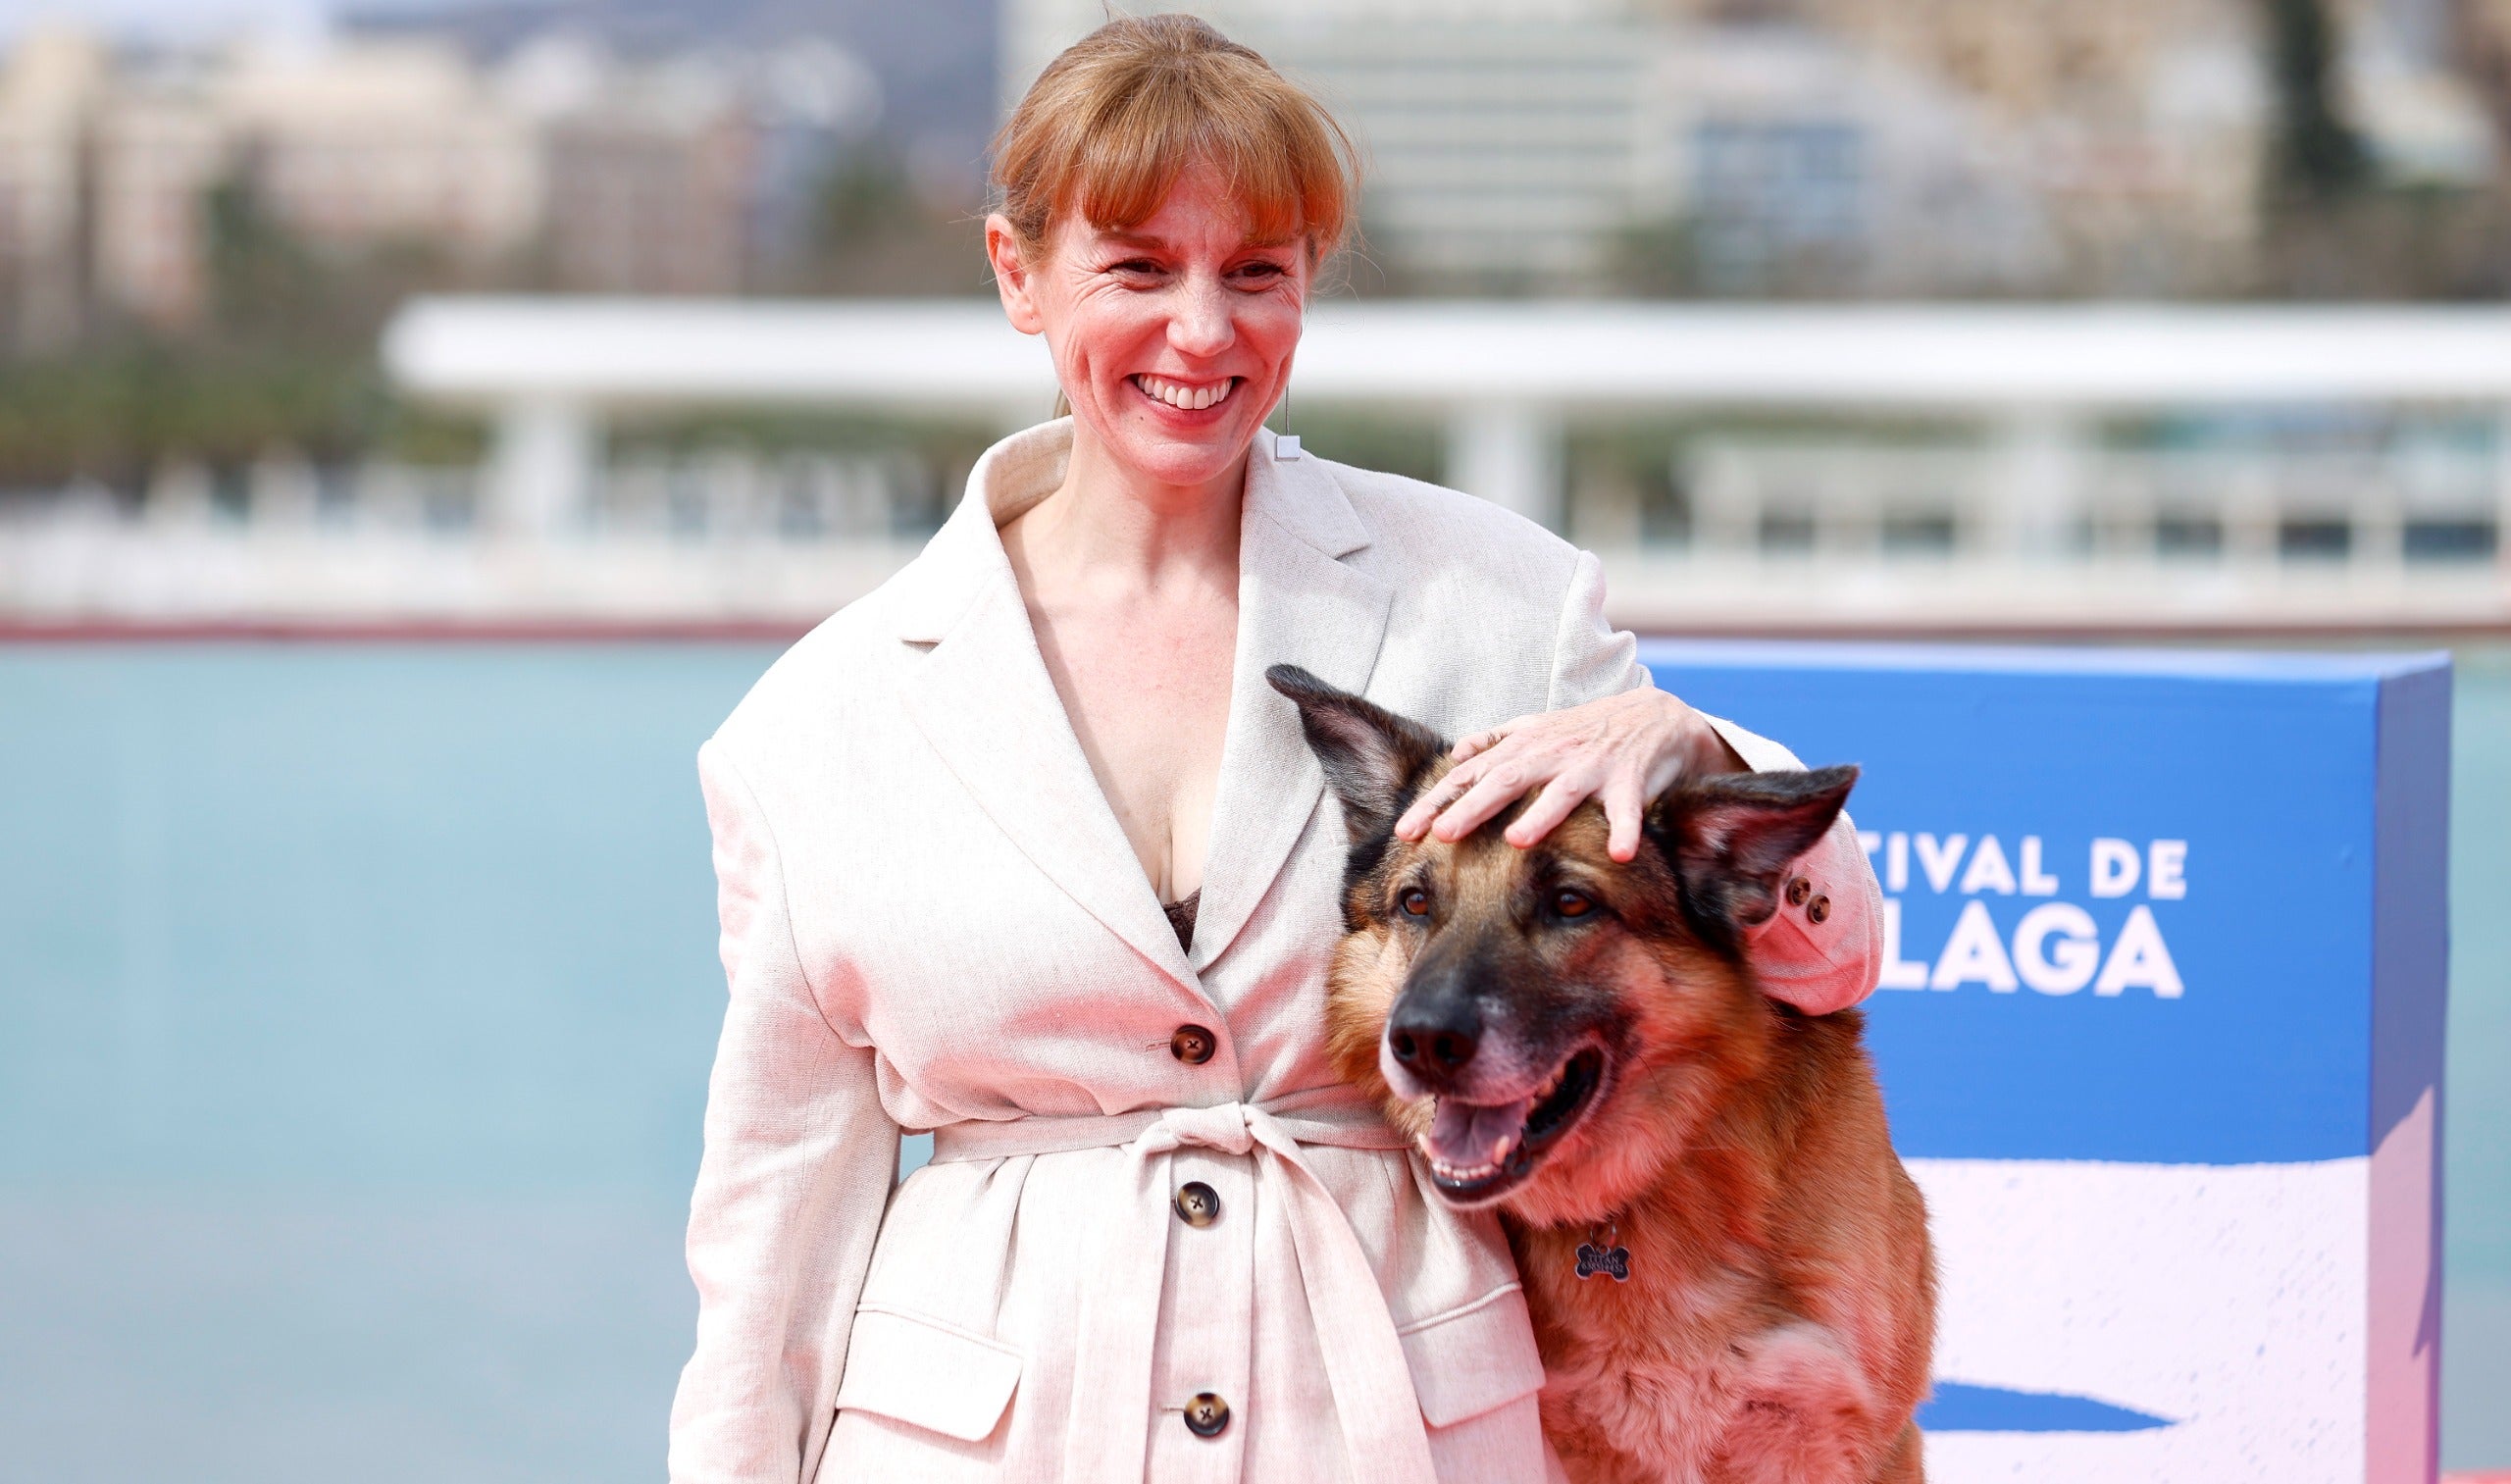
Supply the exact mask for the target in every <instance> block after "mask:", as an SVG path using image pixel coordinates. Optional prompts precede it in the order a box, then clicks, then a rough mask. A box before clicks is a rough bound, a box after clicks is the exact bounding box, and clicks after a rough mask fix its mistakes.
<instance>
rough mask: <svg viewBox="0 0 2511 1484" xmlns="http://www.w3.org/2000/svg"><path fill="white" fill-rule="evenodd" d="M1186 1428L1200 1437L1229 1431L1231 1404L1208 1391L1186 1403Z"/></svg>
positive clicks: (1214, 1436) (1208, 1436)
mask: <svg viewBox="0 0 2511 1484" xmlns="http://www.w3.org/2000/svg"><path fill="white" fill-rule="evenodd" d="M1186 1430H1187V1431H1188V1432H1191V1433H1193V1434H1194V1435H1195V1436H1196V1437H1199V1438H1217V1437H1219V1436H1220V1435H1221V1434H1222V1433H1225V1432H1227V1431H1229V1404H1228V1403H1226V1402H1224V1401H1222V1400H1221V1399H1220V1398H1218V1397H1216V1396H1213V1395H1212V1394H1211V1393H1210V1392H1207V1391H1199V1392H1197V1393H1195V1395H1194V1396H1193V1397H1192V1398H1190V1399H1189V1400H1188V1401H1187V1403H1186Z"/></svg>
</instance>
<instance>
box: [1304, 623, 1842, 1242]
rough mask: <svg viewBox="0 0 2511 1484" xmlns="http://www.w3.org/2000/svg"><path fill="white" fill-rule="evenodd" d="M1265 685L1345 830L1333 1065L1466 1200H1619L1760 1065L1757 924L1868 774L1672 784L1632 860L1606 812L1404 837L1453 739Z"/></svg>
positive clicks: (1310, 688)
mask: <svg viewBox="0 0 2511 1484" xmlns="http://www.w3.org/2000/svg"><path fill="white" fill-rule="evenodd" d="M1266 678H1267V679H1268V680H1270V681H1271V682H1272V684H1273V687H1274V689H1276V690H1278V691H1281V692H1282V693H1283V694H1285V695H1287V696H1289V697H1290V698H1291V699H1292V700H1294V701H1296V702H1298V704H1299V708H1300V720H1301V724H1302V726H1303V727H1304V729H1305V730H1306V732H1307V742H1308V745H1309V747H1310V748H1311V749H1313V750H1314V752H1315V753H1316V756H1317V759H1318V760H1319V761H1320V762H1321V763H1323V765H1324V768H1325V777H1326V780H1327V782H1328V783H1329V785H1330V786H1331V787H1332V788H1333V790H1334V792H1335V793H1336V794H1337V795H1338V796H1339V797H1340V798H1341V800H1342V803H1343V817H1344V820H1345V822H1346V824H1347V825H1348V826H1349V828H1350V831H1351V842H1352V847H1351V856H1350V861H1349V865H1348V868H1347V871H1346V874H1345V878H1344V890H1343V921H1344V929H1345V936H1344V940H1343V942H1342V944H1341V946H1340V947H1338V948H1337V950H1336V953H1335V958H1334V964H1333V970H1332V975H1331V980H1330V984H1329V1003H1328V1012H1327V1013H1328V1020H1329V1027H1328V1030H1329V1038H1330V1041H1331V1044H1332V1048H1333V1052H1334V1055H1335V1059H1336V1062H1337V1066H1338V1069H1339V1070H1340V1071H1341V1072H1342V1073H1343V1075H1345V1076H1346V1077H1348V1078H1350V1079H1351V1080H1352V1081H1354V1082H1356V1083H1358V1084H1359V1085H1361V1086H1363V1087H1365V1088H1367V1089H1368V1090H1369V1091H1371V1092H1372V1093H1374V1094H1376V1095H1377V1096H1379V1097H1381V1098H1384V1099H1385V1100H1387V1101H1388V1103H1389V1104H1390V1106H1392V1107H1393V1108H1395V1109H1396V1111H1397V1115H1398V1117H1399V1118H1400V1119H1401V1120H1402V1121H1403V1122H1404V1123H1405V1125H1406V1126H1407V1127H1408V1129H1409V1131H1410V1132H1411V1133H1413V1134H1414V1136H1415V1138H1416V1140H1417V1142H1418V1144H1419V1147H1420V1150H1421V1152H1422V1154H1423V1155H1424V1156H1425V1157H1426V1158H1427V1159H1428V1161H1429V1165H1430V1170H1431V1174H1432V1176H1433V1178H1434V1180H1435V1182H1436V1184H1437V1186H1438V1189H1439V1191H1440V1193H1441V1194H1442V1195H1443V1196H1444V1197H1445V1198H1446V1199H1448V1200H1449V1201H1451V1202H1453V1203H1456V1204H1459V1205H1467V1206H1479V1205H1487V1204H1491V1203H1496V1202H1500V1201H1504V1200H1505V1201H1506V1202H1508V1203H1509V1205H1510V1207H1511V1209H1512V1211H1514V1212H1515V1213H1516V1214H1517V1215H1519V1216H1520V1217H1522V1218H1524V1219H1526V1220H1529V1221H1532V1222H1534V1223H1536V1224H1539V1225H1557V1224H1562V1223H1565V1222H1572V1221H1592V1220H1596V1219H1600V1218H1601V1217H1603V1216H1605V1215H1606V1214H1608V1213H1610V1212H1612V1211H1614V1210H1616V1209H1618V1208H1619V1207H1620V1206H1621V1205H1622V1204H1623V1203H1626V1201H1627V1200H1628V1199H1629V1197H1630V1196H1632V1195H1633V1194H1635V1193H1636V1192H1637V1191H1638V1190H1640V1189H1641V1188H1643V1187H1645V1186H1646V1185H1647V1184H1649V1183H1650V1182H1651V1181H1652V1179H1653V1178H1654V1176H1655V1174H1656V1172H1657V1171H1658V1170H1659V1169H1660V1168H1661V1167H1662V1166H1663V1165H1664V1164H1665V1161H1666V1160H1668V1159H1670V1158H1672V1157H1673V1156H1675V1155H1676V1154H1678V1153H1680V1152H1681V1151H1682V1150H1683V1148H1684V1145H1685V1143H1686V1141H1687V1139H1688V1138H1689V1136H1690V1134H1691V1133H1692V1132H1693V1131H1694V1130H1696V1129H1697V1128H1698V1126H1699V1124H1700V1122H1701V1121H1702V1119H1703V1118H1704V1117H1705V1116H1706V1115H1707V1114H1708V1113H1709V1112H1710V1111H1711V1110H1713V1109H1714V1108H1715V1107H1716V1105H1717V1103H1718V1101H1719V1100H1721V1098H1722V1096H1723V1094H1724V1093H1725V1092H1726V1091H1727V1090H1729V1089H1732V1088H1733V1087H1735V1086H1737V1085H1738V1084H1739V1083H1741V1082H1742V1081H1744V1080H1745V1079H1748V1078H1750V1077H1751V1076H1753V1075H1754V1074H1755V1073H1756V1072H1757V1071H1759V1070H1760V1069H1761V1068H1762V1067H1763V1065H1764V1064H1765V1063H1766V1062H1767V1060H1768V1055H1769V1049H1770V1045H1771V1041H1772V1038H1773V1037H1774V1036H1776V1035H1778V1034H1779V1033H1780V1022H1781V1019H1782V1017H1783V1016H1784V1015H1785V1014H1786V1013H1787V1012H1785V1011H1782V1010H1779V1009H1777V1008H1775V1007H1773V1006H1772V1005H1771V1004H1770V1003H1769V1002H1768V1000H1766V999H1765V998H1763V997H1762V996H1761V994H1760V993H1759V992H1758V990H1757V989H1756V988H1755V986H1754V984H1753V981H1752V977H1751V974H1750V971H1749V970H1748V969H1747V968H1746V967H1745V963H1744V957H1743V934H1744V931H1745V930H1746V929H1748V928H1750V927H1752V926H1753V925H1754V924H1756V923H1760V922H1763V921H1765V920H1767V919H1768V917H1769V916H1770V914H1771V913H1772V912H1774V911H1775V910H1777V907H1778V902H1779V894H1780V892H1781V891H1782V890H1783V883H1784V878H1785V875H1786V871H1787V867H1788V864H1789V863H1790V862H1791V861H1793V860H1794V859H1795V858H1796V857H1797V856H1798V855H1800V854H1802V853H1803V852H1804V851H1805V850H1806V849H1807V848H1808V847H1809V846H1811V845H1812V844H1814V843H1815V842H1816V841H1817V840H1819V839H1820V838H1821V835H1822V833H1823V832H1824V831H1825V830H1827V829H1829V828H1830V825H1831V821H1832V820H1833V819H1834V818H1836V817H1837V816H1838V814H1839V811H1840V806H1841V804H1842V803H1843V802H1844V801H1845V800H1846V799H1847V797H1848V792H1849V789H1850V787H1851V786H1852V785H1853V784H1854V783H1855V782H1856V780H1857V770H1856V769H1855V768H1853V767H1839V768H1823V769H1819V770H1817V771H1814V772H1810V773H1741V774H1729V775H1725V776H1721V777H1714V778H1703V779H1699V780H1696V781H1693V782H1690V783H1686V784H1682V785H1679V786H1677V787H1676V788H1674V789H1672V790H1669V791H1668V792H1667V793H1665V795H1664V796H1663V797H1661V798H1660V799H1659V800H1658V801H1657V802H1656V803H1655V804H1654V805H1653V806H1652V807H1651V809H1650V811H1649V816H1648V828H1647V830H1646V831H1645V838H1644V843H1643V844H1641V846H1640V850H1639V854H1638V855H1637V857H1636V858H1634V859H1633V860H1631V861H1630V862H1629V863H1628V864H1627V865H1624V864H1620V863H1617V862H1615V861H1614V859H1613V858H1612V857H1611V856H1610V855H1609V854H1607V853H1606V824H1605V819H1604V815H1603V812H1602V810H1600V809H1599V808H1597V807H1596V806H1595V805H1594V804H1593V803H1589V804H1586V805H1584V806H1582V807H1581V808H1580V809H1579V810H1578V811H1577V812H1576V813H1575V814H1573V815H1571V816H1570V817H1569V818H1568V819H1567V820H1566V821H1564V822H1563V824H1562V825H1561V826H1560V827H1559V828H1558V829H1556V830H1554V831H1553V832H1552V833H1551V835H1549V836H1548V837H1546V838H1545V839H1544V840H1543V842H1542V843H1541V844H1537V845H1535V846H1533V847H1532V848H1529V849H1523V850H1521V849H1518V848H1516V847H1515V846H1513V845H1512V844H1509V843H1508V842H1507V841H1506V840H1504V839H1502V838H1501V830H1502V828H1503V827H1504V826H1505V824H1506V822H1507V821H1508V820H1509V819H1511V818H1512V817H1514V813H1515V810H1513V809H1512V810H1511V811H1509V812H1506V813H1503V814H1502V815H1501V816H1500V817H1499V818H1497V819H1494V820H1493V821H1492V822H1491V823H1490V824H1488V825H1486V826H1485V827H1484V828H1483V829H1481V830H1480V831H1478V832H1476V833H1475V834H1473V835H1471V836H1469V837H1467V838H1466V839H1464V840H1461V841H1459V842H1457V843H1456V844H1441V843H1439V842H1438V841H1436V840H1424V841H1422V842H1421V843H1419V844H1408V843H1406V842H1404V841H1401V840H1398V839H1397V838H1396V837H1395V834H1394V826H1395V822H1396V820H1397V819H1398V818H1399V817H1400V816H1401V815H1402V814H1403V812H1404V810H1405V809H1406V808H1408V807H1409V805H1410V803H1411V801H1412V799H1413V798H1414V797H1415V796H1416V795H1417V794H1418V793H1420V791H1421V790H1422V789H1423V788H1425V787H1427V786H1428V785H1430V784H1431V783H1433V782H1435V781H1436V780H1437V779H1438V778H1439V777H1440V776H1441V775H1442V774H1444V773H1445V772H1446V771H1447V769H1448V766H1449V762H1448V758H1447V744H1446V743H1445V742H1443V741H1441V739H1440V738H1439V737H1438V736H1437V735H1436V734H1434V733H1432V732H1431V731H1430V730H1429V729H1428V728H1426V727H1423V726H1421V725H1420V724H1419V723H1417V722H1413V721H1410V720H1408V719H1407V718H1404V717H1401V716H1397V715H1395V714H1393V713H1391V712H1389V711H1386V710H1384V709H1383V708H1381V707H1378V706H1376V705H1372V704H1371V703H1369V702H1368V701H1365V700H1362V699H1361V698H1359V697H1358V696H1357V695H1352V694H1350V693H1348V692H1345V691H1337V690H1335V689H1334V688H1333V687H1331V686H1328V685H1326V684H1324V683H1323V682H1321V681H1319V680H1317V679H1316V678H1315V677H1313V676H1311V675H1309V674H1308V673H1307V672H1306V671H1304V670H1300V669H1298V668H1296V667H1293V666H1288V665H1276V666H1275V667H1273V668H1272V669H1271V670H1270V671H1268V672H1266ZM1520 807H1522V806H1521V805H1520Z"/></svg>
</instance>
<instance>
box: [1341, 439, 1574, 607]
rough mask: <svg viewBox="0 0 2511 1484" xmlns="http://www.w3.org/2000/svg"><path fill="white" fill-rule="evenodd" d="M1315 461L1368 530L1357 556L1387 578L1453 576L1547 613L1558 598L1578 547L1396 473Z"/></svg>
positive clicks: (1487, 505) (1475, 500)
mask: <svg viewBox="0 0 2511 1484" xmlns="http://www.w3.org/2000/svg"><path fill="white" fill-rule="evenodd" d="M1319 462H1320V463H1321V464H1323V465H1324V467H1325V468H1326V470H1327V471H1328V472H1329V473H1331V474H1332V475H1333V477H1334V480H1335V483H1337V484H1338V485H1340V486H1342V488H1343V492H1344V494H1345V496H1346V497H1348V498H1349V499H1350V500H1351V502H1352V509H1353V511H1354V513H1355V514H1357V515H1358V517H1359V519H1360V522H1361V524H1362V525H1364V526H1366V527H1367V528H1368V530H1369V537H1370V541H1369V546H1368V547H1367V549H1366V550H1365V551H1364V552H1363V553H1362V555H1363V556H1365V557H1367V558H1370V559H1372V560H1371V565H1373V566H1381V570H1382V575H1384V576H1386V577H1388V578H1389V579H1390V580H1393V581H1396V582H1398V583H1399V584H1401V583H1404V582H1406V581H1407V580H1409V579H1414V578H1417V577H1419V576H1422V575H1427V574H1432V573H1438V574H1453V575H1457V576H1460V577H1464V578H1467V579H1469V580H1471V581H1473V582H1476V583H1483V584H1493V585H1497V587H1498V588H1499V589H1500V591H1501V592H1505V593H1506V595H1507V596H1508V597H1510V598H1513V599H1516V600H1518V601H1522V602H1533V603H1541V604H1547V605H1550V606H1552V607H1555V608H1557V607H1558V606H1559V605H1560V604H1561V602H1562V600H1563V597H1564V596H1565V595H1566V593H1567V591H1568V587H1569V579H1570V576H1571V574H1572V573H1574V572H1575V571H1576V570H1577V565H1578V548H1577V547H1575V546H1573V545H1571V544H1569V542H1567V541H1565V540H1563V539H1562V538H1561V537H1558V536H1555V535H1553V534H1552V533H1551V532H1549V531H1547V530H1545V529H1544V528H1543V527H1541V526H1539V525H1537V524H1536V523H1534V522H1533V521H1530V520H1527V519H1526V518H1525V517H1524V516H1522V515H1519V514H1517V513H1516V512H1515V511H1513V510H1509V509H1505V508H1503V507H1502V506H1499V505H1495V504H1493V503H1491V502H1490V501H1489V500H1486V499H1483V498H1481V497H1479V496H1477V495H1471V494H1467V493H1465V492H1464V491H1462V490H1460V489H1450V488H1447V487H1446V486H1441V485H1433V484H1429V483H1427V482H1426V481H1422V480H1415V479H1408V478H1406V477H1405V476H1403V475H1400V474H1386V473H1382V472H1380V471H1377V470H1373V469H1358V468H1355V467H1353V466H1352V465H1349V464H1337V463H1335V462H1333V461H1332V460H1330V459H1328V460H1319ZM1495 595H1496V594H1495Z"/></svg>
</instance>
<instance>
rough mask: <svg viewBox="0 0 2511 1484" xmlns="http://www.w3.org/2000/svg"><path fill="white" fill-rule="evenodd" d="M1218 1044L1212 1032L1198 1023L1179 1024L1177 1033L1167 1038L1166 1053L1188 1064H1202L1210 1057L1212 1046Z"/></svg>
mask: <svg viewBox="0 0 2511 1484" xmlns="http://www.w3.org/2000/svg"><path fill="white" fill-rule="evenodd" d="M1216 1045H1218V1043H1217V1042H1215V1041H1214V1040H1213V1039H1212V1033H1211V1032H1209V1031H1207V1030H1204V1028H1203V1027H1202V1026H1199V1025H1181V1026H1179V1027H1178V1028H1177V1034H1176V1035H1174V1036H1171V1037H1169V1038H1168V1054H1169V1055H1171V1056H1174V1057H1176V1058H1177V1059H1178V1060H1180V1061H1182V1062H1184V1063H1186V1064H1187V1065H1188V1066H1202V1065H1203V1064H1204V1062H1206V1061H1209V1060H1211V1059H1212V1048H1213V1047H1214V1046H1216Z"/></svg>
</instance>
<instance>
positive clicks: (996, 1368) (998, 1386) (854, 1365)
mask: <svg viewBox="0 0 2511 1484" xmlns="http://www.w3.org/2000/svg"><path fill="white" fill-rule="evenodd" d="M1020 1365H1021V1355H1020V1352H1018V1351H1016V1350H1013V1349H1012V1348H1011V1347H1010V1346H1007V1345H1004V1344H1002V1343H1001V1342H999V1341H997V1340H989V1339H987V1338H986V1337H985V1336H983V1335H978V1334H973V1333H971V1332H969V1331H967V1330H964V1329H961V1328H959V1327H958V1326H957V1325H954V1324H948V1323H945V1322H943V1321H942V1320H940V1319H933V1318H928V1317H926V1316H924V1315H922V1314H911V1313H906V1312H903V1311H901V1310H898V1309H894V1308H857V1309H856V1310H855V1311H854V1332H853V1335H852V1337H851V1338H850V1339H848V1340H847V1342H846V1379H845V1380H844V1381H843V1382H841V1383H840V1384H839V1385H838V1388H837V1409H838V1410H839V1411H868V1412H875V1413H877V1414H879V1415H881V1416H884V1417H889V1418H893V1419H895V1420H897V1421H899V1422H905V1423H909V1424H911V1425H913V1426H916V1427H922V1428H926V1429H928V1430H930V1431H933V1432H938V1433H940V1434H942V1435H943V1436H944V1437H946V1438H957V1439H959V1440H960V1441H962V1442H967V1443H976V1442H981V1441H983V1440H984V1439H985V1438H987V1437H989V1436H991V1435H992V1434H993V1432H994V1427H995V1424H996V1423H998V1422H999V1421H1001V1420H1002V1411H1003V1408H1004V1407H1008V1406H1010V1405H1011V1393H1012V1391H1013V1390H1014V1389H1015V1388H1016V1387H1018V1386H1019V1384H1020Z"/></svg>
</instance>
